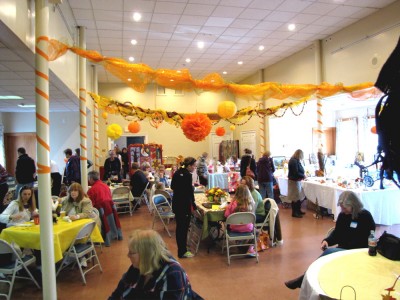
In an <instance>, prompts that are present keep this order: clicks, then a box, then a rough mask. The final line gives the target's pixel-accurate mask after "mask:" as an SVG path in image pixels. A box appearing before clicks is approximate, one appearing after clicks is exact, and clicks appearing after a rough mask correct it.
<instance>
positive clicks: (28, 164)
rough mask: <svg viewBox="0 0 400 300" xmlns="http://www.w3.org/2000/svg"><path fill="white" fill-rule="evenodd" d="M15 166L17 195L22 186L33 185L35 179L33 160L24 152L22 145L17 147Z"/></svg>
mask: <svg viewBox="0 0 400 300" xmlns="http://www.w3.org/2000/svg"><path fill="white" fill-rule="evenodd" d="M17 152H18V159H17V166H16V168H15V179H16V181H17V186H16V188H15V190H16V192H17V195H18V193H19V190H20V189H21V188H22V187H23V186H28V187H33V182H34V181H35V173H36V166H35V161H34V160H33V159H32V158H31V157H29V156H28V154H26V150H25V148H23V147H20V148H18V150H17Z"/></svg>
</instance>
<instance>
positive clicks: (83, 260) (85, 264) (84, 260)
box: [79, 257, 87, 268]
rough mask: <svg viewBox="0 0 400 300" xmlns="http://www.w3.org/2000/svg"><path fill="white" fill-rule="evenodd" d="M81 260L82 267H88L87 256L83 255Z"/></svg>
mask: <svg viewBox="0 0 400 300" xmlns="http://www.w3.org/2000/svg"><path fill="white" fill-rule="evenodd" d="M79 262H80V264H81V267H82V268H87V262H86V257H82V258H81V259H80V261H79Z"/></svg>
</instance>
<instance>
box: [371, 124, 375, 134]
mask: <svg viewBox="0 0 400 300" xmlns="http://www.w3.org/2000/svg"><path fill="white" fill-rule="evenodd" d="M371 132H372V133H374V134H376V126H372V127H371Z"/></svg>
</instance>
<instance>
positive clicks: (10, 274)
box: [0, 239, 40, 300]
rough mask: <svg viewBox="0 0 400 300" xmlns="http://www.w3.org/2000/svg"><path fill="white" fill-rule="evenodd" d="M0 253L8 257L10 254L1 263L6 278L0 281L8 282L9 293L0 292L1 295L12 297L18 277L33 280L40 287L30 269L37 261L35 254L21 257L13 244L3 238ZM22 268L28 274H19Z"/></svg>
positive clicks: (0, 269)
mask: <svg viewBox="0 0 400 300" xmlns="http://www.w3.org/2000/svg"><path fill="white" fill-rule="evenodd" d="M0 255H2V256H6V257H7V256H9V260H6V261H4V262H2V263H1V264H0V273H3V274H4V275H5V277H6V278H5V279H0V282H3V283H6V284H8V286H9V289H8V293H7V294H4V293H0V296H3V297H6V298H7V300H9V299H11V293H12V290H13V287H14V282H15V279H16V278H19V279H28V280H32V281H33V283H34V284H35V285H36V286H37V287H38V289H40V286H39V284H38V282H37V281H36V279H35V278H34V277H33V275H32V273H31V272H30V271H29V269H28V266H30V265H31V264H33V263H35V262H36V258H35V256H33V255H25V256H23V257H21V256H20V255H19V254H18V252H17V251H16V250H15V248H14V247H13V246H12V245H11V244H9V243H7V242H6V241H4V240H1V239H0ZM21 270H24V271H25V272H26V274H27V276H23V275H17V272H19V271H21Z"/></svg>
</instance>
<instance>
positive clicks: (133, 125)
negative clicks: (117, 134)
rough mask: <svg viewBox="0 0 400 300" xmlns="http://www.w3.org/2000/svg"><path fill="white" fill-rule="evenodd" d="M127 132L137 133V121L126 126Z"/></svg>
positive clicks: (138, 129)
mask: <svg viewBox="0 0 400 300" xmlns="http://www.w3.org/2000/svg"><path fill="white" fill-rule="evenodd" d="M128 130H129V132H132V133H138V132H139V131H140V123H139V122H137V121H134V122H130V123H129V124H128Z"/></svg>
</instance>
